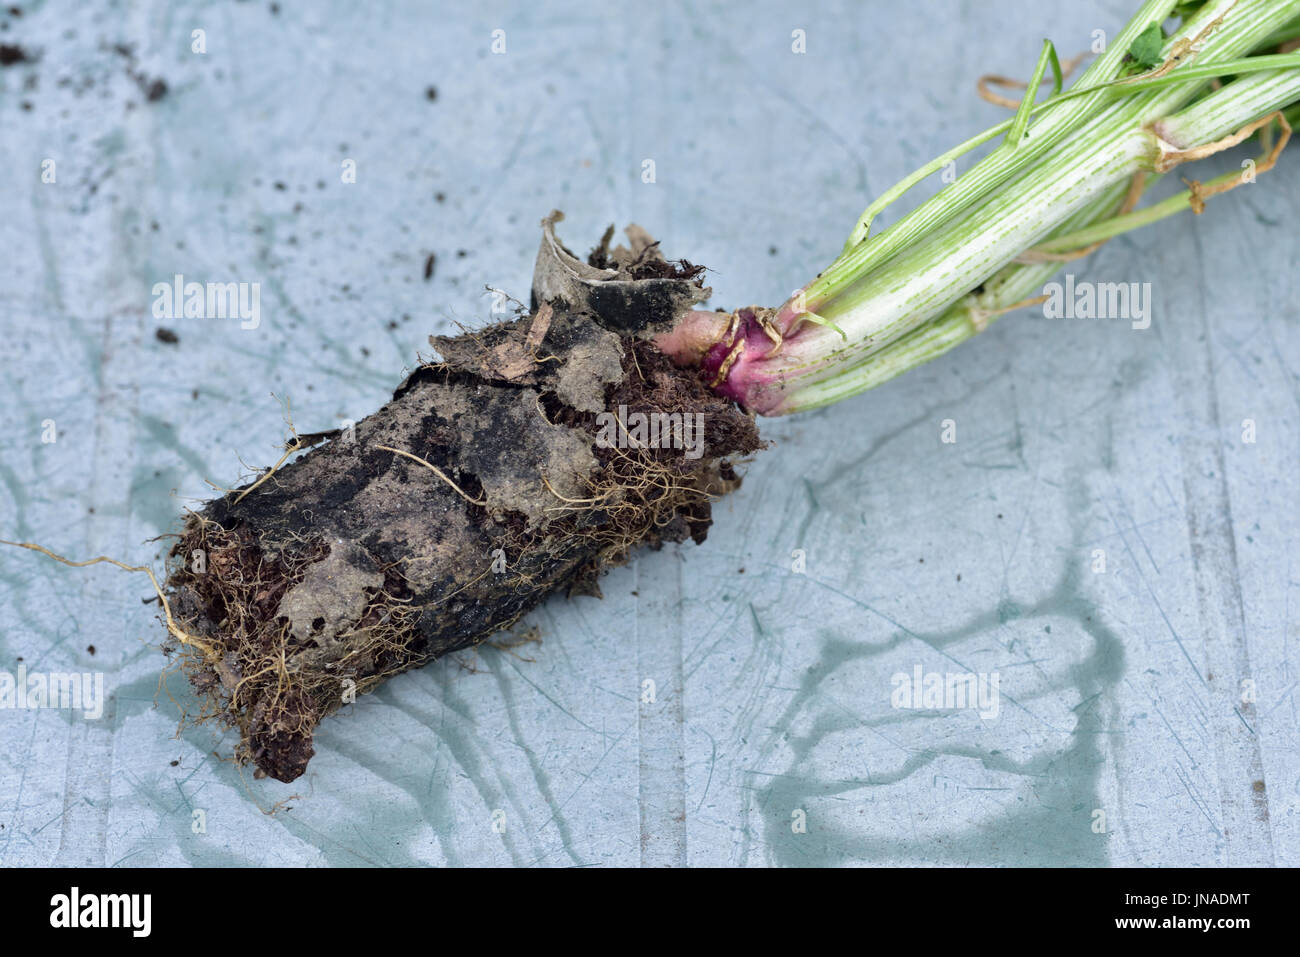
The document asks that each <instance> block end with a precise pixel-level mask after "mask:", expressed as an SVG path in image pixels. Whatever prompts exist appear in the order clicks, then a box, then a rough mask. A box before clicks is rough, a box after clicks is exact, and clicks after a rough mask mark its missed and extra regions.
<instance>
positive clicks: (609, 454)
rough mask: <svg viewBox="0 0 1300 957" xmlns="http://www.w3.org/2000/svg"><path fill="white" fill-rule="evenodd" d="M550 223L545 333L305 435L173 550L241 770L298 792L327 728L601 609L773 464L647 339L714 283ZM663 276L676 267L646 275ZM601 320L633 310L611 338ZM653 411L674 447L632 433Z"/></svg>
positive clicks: (638, 236)
mask: <svg viewBox="0 0 1300 957" xmlns="http://www.w3.org/2000/svg"><path fill="white" fill-rule="evenodd" d="M554 222H555V218H552V219H549V220H548V221H547V224H546V225H547V239H544V242H543V253H542V255H541V256H539V265H538V275H539V278H538V279H535V283H534V296H533V298H534V307H533V310H532V312H531V314H529V315H524V316H521V317H519V318H517V319H514V320H512V321H510V322H505V323H500V324H497V325H494V326H489V327H487V328H485V329H482V330H478V331H474V332H468V333H465V334H463V335H460V336H455V337H440V338H435V339H432V340H431V342H432V343H433V345H434V347H435V348H436V349H437V350H438V352H439V353H440V355H441V357H442V361H440V362H434V363H429V364H427V365H424V366H422V367H420V368H419V369H417V370H416V372H415V373H413V374H412V375H411V376H410V377H409V378H408V379H407V380H406V381H405V382H404V383H403V384H402V385H401V386H400V387H399V388H398V389H397V391H396V393H395V394H394V396H393V399H392V401H390V402H389V403H388V404H387V405H386V406H384V407H383V408H382V409H380V410H379V411H378V412H376V413H375V414H374V415H371V416H370V417H368V418H366V419H364V420H362V421H361V422H359V423H358V424H357V425H356V426H355V428H354V429H350V430H348V431H347V432H332V433H320V434H316V435H311V436H299V437H298V442H299V445H300V446H301V447H305V446H307V445H311V444H315V447H314V448H313V449H312V450H311V451H308V452H306V453H305V454H304V455H302V456H301V457H300V458H299V459H298V460H297V461H295V462H292V463H291V464H288V465H284V466H282V467H280V468H279V469H278V470H275V471H274V472H273V473H271V474H269V475H264V476H262V477H261V478H259V479H258V480H257V481H256V482H254V483H252V484H250V485H248V486H245V487H244V488H242V489H239V490H235V491H233V492H230V493H228V494H226V495H225V496H224V497H223V498H221V499H218V500H216V501H213V502H210V503H208V505H207V506H206V507H205V508H203V509H202V510H201V511H199V512H197V513H193V514H191V516H190V517H189V519H188V520H187V522H186V524H185V527H184V529H183V531H182V533H181V535H180V537H179V539H178V541H177V543H176V544H175V546H174V547H173V549H172V551H171V556H170V566H169V568H170V571H169V577H168V580H167V586H166V588H167V592H168V594H169V597H170V600H171V605H172V608H173V611H174V613H175V615H176V619H177V622H178V623H179V624H180V626H181V628H182V629H183V631H184V633H185V634H186V635H188V636H189V637H190V638H191V639H192V641H182V642H179V644H180V646H181V647H180V648H179V650H180V652H181V655H182V666H183V667H184V669H185V670H186V672H187V674H188V675H189V677H190V680H191V682H192V684H193V686H194V687H195V689H196V690H197V691H198V692H199V693H200V695H201V697H202V698H203V699H204V701H205V702H206V705H205V709H204V711H203V713H202V714H200V715H197V716H195V717H196V718H197V719H199V720H202V719H207V718H213V717H217V718H219V719H220V720H223V721H225V722H226V723H228V724H230V725H232V726H233V727H236V728H238V730H239V732H240V737H241V744H240V748H239V756H240V757H241V758H243V759H246V760H251V761H252V762H253V763H255V764H256V765H257V766H258V767H259V768H260V769H262V770H263V771H265V772H266V773H267V774H269V775H271V776H272V777H275V778H277V779H278V780H281V781H290V780H293V779H294V778H296V777H298V776H299V775H301V774H302V773H303V771H304V770H305V769H306V766H307V762H308V761H309V759H310V758H311V756H312V754H313V753H314V752H313V747H312V737H313V733H314V731H315V728H316V726H317V724H318V723H319V722H320V720H321V719H322V718H324V717H325V716H326V715H328V714H330V713H331V712H333V711H336V710H338V708H340V707H341V706H342V705H344V704H346V703H349V702H351V701H352V700H354V697H355V695H357V694H361V693H364V692H366V691H369V690H371V689H372V688H374V687H375V686H376V685H378V684H379V683H380V682H382V681H384V680H385V679H386V678H388V677H390V676H391V675H394V674H397V673H398V672H401V671H405V670H407V669H409V668H414V667H419V666H420V665H423V664H426V663H427V662H429V661H432V660H434V659H436V658H439V657H442V656H443V655H446V654H448V653H450V652H454V651H456V650H458V649H462V648H467V647H470V646H473V645H476V644H478V643H479V642H482V641H484V640H486V639H488V638H490V637H491V636H492V635H493V634H495V633H496V632H498V631H501V630H503V629H506V628H508V627H510V626H511V625H512V624H513V623H514V622H515V621H516V620H518V618H519V617H520V616H521V615H523V614H525V613H527V612H528V611H529V610H531V609H532V608H534V607H535V606H536V605H537V604H539V603H540V602H541V601H543V600H544V599H545V598H546V597H547V596H548V595H550V594H551V593H553V592H555V591H557V590H565V591H567V592H569V593H571V594H572V593H574V592H577V593H586V594H599V587H598V585H597V579H598V578H599V576H600V574H601V572H602V571H603V570H604V569H606V568H608V567H610V566H612V565H616V564H619V563H621V562H624V561H626V559H627V557H628V555H629V553H630V552H631V551H632V550H633V549H635V548H637V547H639V546H642V545H649V546H651V547H654V548H657V547H660V546H661V545H662V544H663V543H664V542H682V541H685V540H686V539H687V538H690V539H693V540H694V541H696V542H702V541H703V540H704V538H705V535H706V534H707V531H708V528H709V525H710V523H711V501H712V499H713V498H715V497H717V496H719V495H721V494H724V493H726V492H727V491H730V490H731V489H733V488H735V487H736V485H738V484H739V479H738V478H737V476H736V473H735V470H734V468H733V460H735V459H737V458H739V457H743V456H746V455H748V454H750V453H752V452H754V451H755V450H757V449H758V448H759V447H760V445H761V442H760V440H759V438H758V434H757V431H756V429H755V426H754V421H753V418H752V417H751V416H749V415H747V414H745V413H743V412H741V411H740V410H739V409H738V408H736V406H735V405H733V404H732V403H731V402H730V401H729V400H726V399H723V398H720V397H719V396H716V395H714V394H713V393H712V392H710V391H709V390H708V389H707V388H706V387H705V386H704V385H703V384H702V383H701V381H700V380H699V379H698V378H697V377H696V376H695V375H694V374H692V373H690V372H686V371H683V370H681V369H678V368H677V367H676V366H674V365H673V364H672V363H671V362H670V361H669V360H668V359H667V358H666V357H665V356H663V355H662V354H661V353H659V352H658V350H656V349H655V347H654V346H653V345H652V344H651V343H650V342H649V341H648V338H649V336H651V335H652V334H654V333H656V332H659V331H662V330H663V329H664V328H666V327H668V326H669V325H671V324H672V322H674V321H675V319H676V318H677V316H678V314H679V313H680V311H681V310H682V309H683V308H686V307H689V305H690V304H692V303H694V302H697V301H699V300H700V299H702V298H703V297H704V296H705V295H707V290H704V289H703V288H702V287H701V286H700V285H699V284H698V282H697V281H695V277H696V276H697V275H698V272H695V273H692V274H691V276H690V277H689V278H681V276H680V272H679V268H680V267H675V266H672V265H671V264H664V260H663V259H662V256H660V254H659V253H658V248H657V244H654V243H652V242H651V241H650V240H649V238H648V237H645V236H644V233H642V232H640V231H637V232H633V230H632V229H629V237H630V238H632V249H630V250H625V249H621V248H620V249H619V250H616V251H615V252H614V253H609V254H608V255H610V256H611V261H614V259H613V257H617V262H618V263H619V265H618V266H617V267H615V268H609V269H600V268H599V267H591V266H590V265H589V264H582V263H577V260H572V257H571V254H569V253H568V251H567V250H564V249H563V247H562V246H559V244H558V241H554V237H553V233H552V232H551V227H552V226H553V224H554ZM548 240H550V241H553V243H552V245H550V246H548ZM602 246H604V247H606V248H607V246H608V237H607V238H606V240H605V242H604V243H602ZM548 249H549V250H550V252H548ZM570 260H572V261H570ZM650 262H658V263H661V264H664V265H665V266H667V268H666V269H665V268H664V266H660V267H655V268H654V270H647V271H646V275H647V276H648V277H649V278H639V277H638V276H637V271H638V268H640V267H643V266H644V265H645V264H647V263H650ZM575 263H576V264H577V265H576V266H575V265H574V264H575ZM692 268H696V269H698V267H692ZM574 270H583V272H582V274H581V275H578V273H577V272H574V273H573V275H571V276H570V275H568V272H573V271H574ZM566 271H568V272H566ZM651 271H653V275H650V273H651ZM669 273H671V275H669ZM543 277H544V281H543ZM570 280H572V281H570ZM615 287H617V288H615ZM561 293H563V294H561ZM597 301H598V302H599V303H600V304H601V306H602V308H604V309H607V308H609V306H610V304H611V303H616V302H621V303H624V304H625V305H626V306H627V309H628V310H630V315H624V316H620V317H619V318H618V321H616V322H612V323H611V322H608V321H605V319H604V318H603V317H602V314H601V310H600V309H597V308H595V307H594V306H593V303H594V302H597ZM638 413H639V414H641V415H643V416H645V417H647V419H650V420H652V421H657V422H659V423H660V425H661V426H662V428H661V429H660V430H659V431H658V432H657V433H652V434H651V437H650V438H649V439H647V438H646V435H645V434H644V433H643V432H638V430H637V429H636V428H628V427H627V424H628V423H629V422H638V420H636V418H635V414H638ZM611 422H613V423H614V424H615V425H616V426H617V429H616V430H614V429H612V428H611ZM683 423H695V424H697V425H698V426H699V429H698V432H699V434H698V435H697V436H696V439H697V440H700V441H697V442H696V444H694V445H687V446H686V447H685V448H684V447H682V446H681V445H680V444H679V443H675V442H674V441H669V439H672V438H674V437H676V438H680V437H682V435H684V434H685V433H684V432H683V431H682V430H683V428H684V425H683ZM638 424H639V422H638ZM673 427H676V429H677V431H676V432H673V431H672V428H673ZM611 435H613V436H615V439H614V440H613V441H610V440H609V437H610V436H611ZM320 443H325V444H320ZM688 450H694V451H689V452H688ZM697 453H698V454H697ZM173 644H175V643H173Z"/></svg>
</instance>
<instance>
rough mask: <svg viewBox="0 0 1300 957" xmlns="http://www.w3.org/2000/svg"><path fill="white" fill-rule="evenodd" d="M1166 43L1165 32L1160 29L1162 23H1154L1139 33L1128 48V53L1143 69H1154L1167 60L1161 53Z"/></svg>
mask: <svg viewBox="0 0 1300 957" xmlns="http://www.w3.org/2000/svg"><path fill="white" fill-rule="evenodd" d="M1164 45H1165V32H1164V31H1163V30H1161V29H1160V24H1158V23H1153V24H1151V26H1149V27H1147V28H1146V29H1145V30H1143V31H1142V32H1141V33H1139V34H1138V36H1137V39H1136V40H1134V41H1133V45H1132V46H1130V47H1129V48H1128V55H1129V56H1131V57H1132V58H1133V62H1134V63H1136V64H1137V65H1138V66H1139V67H1140V68H1142V69H1143V70H1154V69H1155V68H1156V67H1158V66H1159V65H1160V64H1161V63H1163V62H1165V61H1164V57H1162V56H1161V55H1160V49H1161V47H1163V46H1164Z"/></svg>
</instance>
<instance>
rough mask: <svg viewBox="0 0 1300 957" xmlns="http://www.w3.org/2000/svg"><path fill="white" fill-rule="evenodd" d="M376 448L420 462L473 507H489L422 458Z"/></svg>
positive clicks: (485, 502)
mask: <svg viewBox="0 0 1300 957" xmlns="http://www.w3.org/2000/svg"><path fill="white" fill-rule="evenodd" d="M542 418H543V419H545V418H546V416H542ZM375 448H377V449H383V450H384V451H385V452H392V453H393V454H394V455H401V456H404V457H405V458H408V459H411V460H413V461H415V462H419V463H420V464H421V465H423V466H424V467H425V468H426V469H428V470H429V471H430V472H432V473H433V474H434V475H436V476H438V478H440V479H442V480H443V481H444V482H446V483H447V484H448V485H450V486H451V487H452V488H453V489H454V490H455V491H456V494H457V495H459V496H460V497H461V498H463V499H464V500H465V501H467V502H469V503H470V504H471V505H483V506H486V505H487V501H486V500H483V501H480V500H479V499H476V498H474V497H473V496H472V495H470V494H469V493H468V492H466V491H465V490H464V489H463V488H461V487H460V486H459V485H457V484H456V483H455V482H453V481H452V480H451V478H450V477H449V476H448V475H447V473H446V472H444V471H443V470H442V469H440V468H438V466H436V465H431V464H430V463H428V462H426V461H425V460H424V459H422V458H420V457H419V456H418V455H412V454H411V453H410V452H403V451H402V450H401V449H394V448H391V447H389V446H387V445H376V446H375Z"/></svg>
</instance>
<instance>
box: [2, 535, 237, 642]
mask: <svg viewBox="0 0 1300 957" xmlns="http://www.w3.org/2000/svg"><path fill="white" fill-rule="evenodd" d="M0 545H12V546H13V547H14V548H26V549H29V550H30V551H33V552H40V553H41V554H42V555H46V556H48V557H50V558H52V559H54V560H55V561H56V562H59V563H61V564H64V565H67V566H68V567H70V568H85V567H86V566H88V565H98V564H100V563H105V564H109V565H115V566H117V567H118V568H120V569H122V570H123V571H128V572H143V573H144V574H146V575H148V576H149V582H150V584H152V585H153V590H154V591H155V592H157V593H158V601H159V603H160V604H161V606H162V611H163V617H164V618H165V619H166V624H167V632H168V634H170V635H171V636H172V637H173V638H175V639H176V641H178V642H179V643H180V644H181V645H183V646H185V647H188V648H197V649H198V650H199V651H200V652H202V653H203V654H205V655H206V654H211V653H212V646H211V645H210V644H209V643H208V642H206V641H204V640H203V639H202V638H197V637H195V636H194V635H191V634H190V633H189V632H187V631H185V629H183V628H181V626H180V625H178V624H177V623H176V619H175V618H174V617H173V616H172V607H171V604H170V603H169V602H168V601H167V596H166V595H165V594H163V590H162V587H161V586H160V585H159V584H158V579H157V578H156V577H155V576H154V573H153V569H152V568H150V567H149V566H148V565H128V564H126V562H121V561H118V560H117V559H116V558H109V557H108V556H107V555H98V556H96V557H95V558H88V559H86V560H85V561H84V562H74V561H72V560H71V559H68V558H64V557H63V556H62V555H56V554H55V553H54V552H52V551H50V550H49V549H48V548H46V547H45V546H43V545H36V544H34V543H32V542H10V541H6V540H4V539H0Z"/></svg>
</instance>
